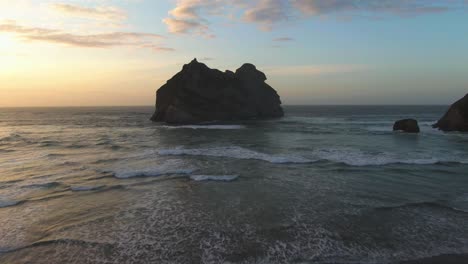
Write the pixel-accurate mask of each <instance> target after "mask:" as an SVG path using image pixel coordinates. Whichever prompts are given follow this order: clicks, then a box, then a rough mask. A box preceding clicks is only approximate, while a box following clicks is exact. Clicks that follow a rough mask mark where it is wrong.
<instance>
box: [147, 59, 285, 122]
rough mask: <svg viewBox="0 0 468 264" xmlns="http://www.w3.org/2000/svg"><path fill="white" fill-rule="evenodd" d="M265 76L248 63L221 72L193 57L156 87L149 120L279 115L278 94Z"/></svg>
mask: <svg viewBox="0 0 468 264" xmlns="http://www.w3.org/2000/svg"><path fill="white" fill-rule="evenodd" d="M266 79H267V78H266V76H265V74H263V72H261V71H258V70H257V69H256V68H255V66H254V65H252V64H244V65H242V67H240V68H239V69H237V70H236V72H235V73H234V72H231V71H226V72H221V71H219V70H216V69H210V68H208V67H207V66H206V65H205V64H203V63H199V62H198V61H197V60H196V59H194V60H193V61H192V62H190V63H189V64H186V65H184V67H183V68H182V71H180V72H179V73H177V74H176V75H175V76H174V77H172V78H171V79H170V80H169V81H167V83H166V84H164V85H163V86H162V87H161V88H159V90H158V91H157V95H156V112H155V113H154V115H153V117H152V118H151V120H153V121H163V122H167V123H174V124H190V123H192V124H193V123H200V122H207V121H226V120H241V119H262V118H275V117H281V116H283V109H282V108H281V101H280V98H279V96H278V94H277V93H276V91H275V90H274V89H273V88H271V87H270V86H269V85H268V84H266V83H265V80H266Z"/></svg>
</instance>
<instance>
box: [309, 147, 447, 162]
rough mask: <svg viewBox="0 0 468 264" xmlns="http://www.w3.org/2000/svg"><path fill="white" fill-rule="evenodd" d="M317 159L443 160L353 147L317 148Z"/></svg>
mask: <svg viewBox="0 0 468 264" xmlns="http://www.w3.org/2000/svg"><path fill="white" fill-rule="evenodd" d="M313 155H314V156H316V158H317V159H319V160H328V161H331V162H337V163H345V164H347V165H350V166H382V165H389V164H398V163H400V164H418V165H430V164H436V163H439V162H444V161H443V160H440V159H437V158H434V157H412V158H404V157H401V156H400V155H397V154H395V153H386V152H379V153H375V152H365V151H361V150H358V149H353V148H342V149H333V148H331V149H318V150H315V151H314V152H313Z"/></svg>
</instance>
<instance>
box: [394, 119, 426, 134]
mask: <svg viewBox="0 0 468 264" xmlns="http://www.w3.org/2000/svg"><path fill="white" fill-rule="evenodd" d="M393 131H403V132H406V133H419V131H420V130H419V125H418V121H416V120H415V119H411V118H410V119H403V120H398V121H396V122H395V124H394V125H393Z"/></svg>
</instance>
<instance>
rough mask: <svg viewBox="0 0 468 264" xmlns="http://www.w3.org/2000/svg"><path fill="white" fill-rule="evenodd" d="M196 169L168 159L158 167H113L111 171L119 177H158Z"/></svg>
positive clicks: (186, 172)
mask: <svg viewBox="0 0 468 264" xmlns="http://www.w3.org/2000/svg"><path fill="white" fill-rule="evenodd" d="M194 171H195V169H194V168H192V167H186V168H184V164H182V163H181V162H180V161H167V162H165V163H163V164H161V165H159V166H157V167H152V168H134V169H129V168H124V169H113V170H111V171H107V172H111V173H112V174H113V176H114V177H116V178H118V179H127V178H133V177H156V176H162V175H171V174H190V173H192V172H194Z"/></svg>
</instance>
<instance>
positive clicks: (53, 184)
mask: <svg viewBox="0 0 468 264" xmlns="http://www.w3.org/2000/svg"><path fill="white" fill-rule="evenodd" d="M60 185H61V183H60V182H46V183H37V184H30V185H25V186H22V187H21V188H47V189H48V188H55V187H58V186H60Z"/></svg>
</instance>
